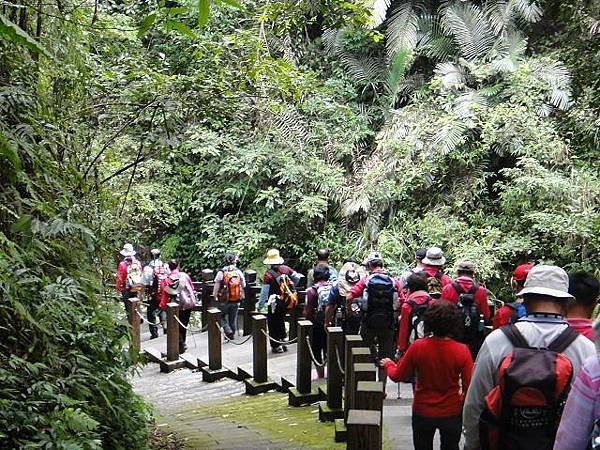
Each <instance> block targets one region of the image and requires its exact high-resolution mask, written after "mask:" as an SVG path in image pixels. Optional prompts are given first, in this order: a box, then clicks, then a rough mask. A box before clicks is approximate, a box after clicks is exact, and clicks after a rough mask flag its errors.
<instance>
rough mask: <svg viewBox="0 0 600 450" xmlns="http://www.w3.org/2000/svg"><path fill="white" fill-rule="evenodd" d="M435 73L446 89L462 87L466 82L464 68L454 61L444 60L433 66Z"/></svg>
mask: <svg viewBox="0 0 600 450" xmlns="http://www.w3.org/2000/svg"><path fill="white" fill-rule="evenodd" d="M434 72H435V74H436V75H437V76H438V77H439V78H440V79H441V81H442V84H443V86H444V87H445V88H446V89H455V90H456V89H462V88H464V87H465V85H466V83H467V73H466V71H465V68H464V67H462V66H460V65H458V64H454V63H450V62H444V63H440V64H438V65H437V66H435V70H434Z"/></svg>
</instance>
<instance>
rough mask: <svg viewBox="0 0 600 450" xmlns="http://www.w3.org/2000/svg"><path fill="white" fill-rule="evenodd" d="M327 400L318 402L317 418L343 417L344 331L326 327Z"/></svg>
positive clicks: (331, 418) (324, 419) (338, 328)
mask: <svg viewBox="0 0 600 450" xmlns="http://www.w3.org/2000/svg"><path fill="white" fill-rule="evenodd" d="M326 331H327V401H325V402H320V403H319V420H320V421H322V422H325V421H333V420H335V419H340V418H342V417H344V410H343V408H342V384H343V379H344V374H343V373H342V371H343V370H344V369H343V365H344V331H343V330H342V328H341V327H327V329H326Z"/></svg>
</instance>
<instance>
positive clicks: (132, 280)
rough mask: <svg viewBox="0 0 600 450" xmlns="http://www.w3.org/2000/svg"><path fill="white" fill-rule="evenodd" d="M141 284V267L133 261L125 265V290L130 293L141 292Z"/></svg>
mask: <svg viewBox="0 0 600 450" xmlns="http://www.w3.org/2000/svg"><path fill="white" fill-rule="evenodd" d="M143 287H144V285H143V284H142V266H141V265H140V263H138V262H136V261H134V262H132V263H131V264H128V265H127V278H126V279H125V288H126V289H127V290H129V291H131V292H137V291H141V290H142V288H143Z"/></svg>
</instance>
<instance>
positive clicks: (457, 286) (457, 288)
mask: <svg viewBox="0 0 600 450" xmlns="http://www.w3.org/2000/svg"><path fill="white" fill-rule="evenodd" d="M452 287H453V288H454V290H455V291H456V293H457V294H458V295H460V294H464V292H465V291H463V288H462V286H461V285H460V284H458V282H456V281H453V282H452Z"/></svg>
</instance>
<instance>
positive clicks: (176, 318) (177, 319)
mask: <svg viewBox="0 0 600 450" xmlns="http://www.w3.org/2000/svg"><path fill="white" fill-rule="evenodd" d="M173 317H175V320H176V321H177V322H179V325H180V326H181V327H183V328H185V329H186V330H187V329H188V327H189V325H188V327H186V326H185V325H184V324H182V323H181V320H179V317H177V316H175V315H174V316H173Z"/></svg>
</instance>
